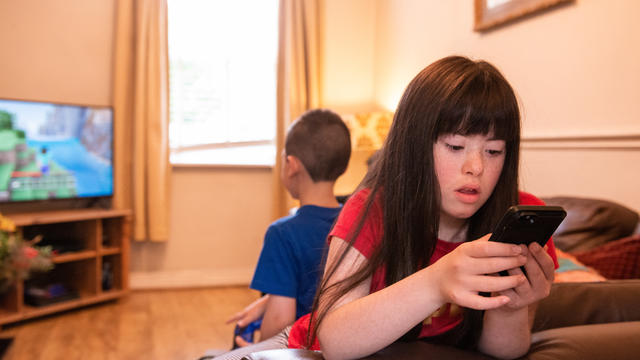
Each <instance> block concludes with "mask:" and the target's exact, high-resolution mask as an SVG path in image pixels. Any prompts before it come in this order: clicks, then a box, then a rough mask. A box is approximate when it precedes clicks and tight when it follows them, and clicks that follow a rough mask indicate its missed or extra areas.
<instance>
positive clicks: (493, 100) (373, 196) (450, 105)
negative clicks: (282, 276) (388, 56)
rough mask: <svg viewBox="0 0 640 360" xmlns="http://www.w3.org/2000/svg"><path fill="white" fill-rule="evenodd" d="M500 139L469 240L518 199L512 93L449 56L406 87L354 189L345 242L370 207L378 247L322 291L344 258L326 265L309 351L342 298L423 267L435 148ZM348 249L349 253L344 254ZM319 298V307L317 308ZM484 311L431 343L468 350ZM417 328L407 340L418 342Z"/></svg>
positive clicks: (428, 252) (430, 226)
mask: <svg viewBox="0 0 640 360" xmlns="http://www.w3.org/2000/svg"><path fill="white" fill-rule="evenodd" d="M490 132H492V133H493V134H494V136H495V137H496V138H497V139H502V140H505V141H506V154H505V162H504V166H503V170H502V173H501V175H500V178H499V180H498V182H497V185H496V187H495V189H494V191H493V193H492V194H491V196H490V197H489V199H488V200H487V202H486V203H485V204H484V205H483V206H482V207H481V208H480V209H479V210H478V211H477V212H476V213H475V214H474V215H473V216H472V217H471V218H470V219H469V230H468V233H467V239H466V240H467V241H470V240H474V239H477V238H479V237H481V236H482V235H485V234H487V233H489V232H490V231H491V229H492V228H493V226H494V225H495V224H497V222H498V220H499V218H500V216H501V215H502V214H503V213H504V211H505V210H506V209H507V208H508V207H509V206H511V205H515V204H516V203H517V201H518V161H519V148H520V111H519V109H518V103H517V100H516V96H515V94H514V92H513V89H512V88H511V86H510V85H509V83H508V82H507V81H506V80H505V78H504V77H503V76H502V74H501V73H500V72H499V71H498V70H497V69H496V68H495V67H494V66H493V65H491V64H489V63H487V62H484V61H472V60H470V59H467V58H464V57H459V56H451V57H447V58H444V59H441V60H438V61H436V62H435V63H433V64H431V65H429V66H428V67H426V68H425V69H423V70H422V71H421V72H420V73H419V74H418V75H417V76H416V77H415V78H414V79H413V80H412V81H411V82H410V83H409V85H408V86H407V88H406V89H405V92H404V94H403V96H402V98H401V100H400V103H399V105H398V108H397V110H396V112H395V115H394V120H393V123H392V126H391V129H390V131H389V135H388V137H387V140H386V142H385V144H384V147H383V149H382V150H381V151H382V155H381V157H380V158H379V159H378V161H376V163H375V164H374V165H373V166H372V168H371V170H370V171H369V173H368V174H367V176H366V177H365V179H364V180H363V182H362V184H361V185H360V187H359V188H369V189H370V190H371V191H370V193H369V195H368V198H367V200H366V202H365V205H364V207H363V209H362V211H361V213H360V215H359V216H358V220H356V222H355V224H356V226H354V227H353V228H352V229H351V231H350V233H349V235H348V236H347V238H346V239H345V241H347V242H348V243H349V247H351V246H353V243H354V241H355V239H356V238H357V237H358V234H359V233H360V231H361V229H362V227H363V224H364V222H365V219H366V218H367V215H368V214H369V212H370V210H371V208H372V205H373V203H374V200H375V201H377V202H378V201H379V202H380V205H381V208H382V214H383V216H382V217H383V224H382V230H383V232H382V239H381V243H380V246H379V247H378V248H377V249H376V250H375V251H374V253H373V254H372V256H371V257H370V258H369V259H368V261H366V262H365V263H364V264H363V265H362V266H361V267H360V268H359V269H358V270H357V271H356V272H354V273H353V274H352V275H350V276H349V277H348V278H346V279H343V280H342V281H339V282H336V283H334V284H332V285H330V286H328V280H329V279H330V278H331V277H332V275H333V274H334V273H335V271H336V269H337V268H338V266H339V265H340V263H341V262H342V261H343V259H344V257H345V255H346V251H347V250H346V249H345V251H344V252H343V253H342V254H341V256H339V258H338V261H335V262H334V263H333V264H329V265H328V266H327V269H326V272H325V274H324V277H323V279H322V281H321V283H320V286H319V287H318V292H317V294H316V297H315V299H314V303H313V307H312V312H311V317H312V318H311V321H310V325H309V327H310V328H309V333H308V334H309V335H308V338H307V343H308V345H310V344H313V342H314V341H315V338H316V337H317V329H318V327H319V326H320V325H321V324H322V322H323V320H324V318H325V316H326V315H327V312H328V310H329V309H331V307H332V306H333V305H334V304H335V303H336V301H337V300H338V299H340V298H341V297H342V296H343V295H345V294H346V293H348V292H349V291H351V290H352V289H354V288H355V287H356V286H358V285H359V284H361V283H362V282H363V281H365V280H366V279H367V278H369V277H370V276H372V275H373V273H374V272H375V271H376V270H377V269H379V268H380V267H381V266H383V265H386V272H385V282H386V285H387V286H389V285H391V284H394V283H396V282H397V281H399V280H401V279H403V278H405V277H407V276H409V275H411V274H413V273H415V272H416V271H418V270H420V269H421V268H423V267H425V266H427V265H428V264H429V260H430V258H431V256H432V254H433V251H434V249H435V246H436V241H437V239H438V224H439V219H440V190H439V185H438V180H437V177H436V173H435V167H434V158H433V145H434V143H435V142H436V141H437V139H438V137H439V136H440V135H443V134H461V135H472V134H484V135H486V134H488V133H490ZM349 247H347V249H348V248H349ZM320 299H322V303H323V305H322V307H320V306H319V304H320ZM482 317H483V312H481V311H474V310H470V309H466V310H465V314H464V316H463V321H462V323H461V324H460V325H459V326H458V327H456V328H455V329H453V330H451V331H449V332H447V333H446V334H443V335H442V336H439V337H437V339H435V340H437V341H440V342H444V343H449V344H452V345H456V346H459V347H465V348H473V347H475V346H476V344H477V340H478V338H479V335H480V332H481V329H482ZM421 326H422V324H418V325H416V326H415V327H414V329H412V330H411V331H410V332H408V333H407V334H405V336H404V337H403V338H405V339H416V338H417V337H418V334H419V331H420V327H421Z"/></svg>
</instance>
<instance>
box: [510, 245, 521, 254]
mask: <svg viewBox="0 0 640 360" xmlns="http://www.w3.org/2000/svg"><path fill="white" fill-rule="evenodd" d="M511 251H512V252H513V253H514V254H520V253H522V248H521V247H520V246H518V245H513V246H511Z"/></svg>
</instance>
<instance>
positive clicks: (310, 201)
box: [298, 181, 340, 208]
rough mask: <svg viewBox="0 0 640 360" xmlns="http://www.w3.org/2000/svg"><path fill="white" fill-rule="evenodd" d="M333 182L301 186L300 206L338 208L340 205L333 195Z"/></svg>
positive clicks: (308, 183) (310, 183) (306, 183)
mask: <svg viewBox="0 0 640 360" xmlns="http://www.w3.org/2000/svg"><path fill="white" fill-rule="evenodd" d="M334 185H335V181H320V182H315V183H314V182H305V184H304V185H302V186H301V189H300V196H299V198H298V200H300V206H305V205H315V206H321V207H329V208H332V207H338V206H340V204H339V203H338V200H336V196H335V194H334V193H333V186H334Z"/></svg>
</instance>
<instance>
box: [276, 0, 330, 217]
mask: <svg viewBox="0 0 640 360" xmlns="http://www.w3.org/2000/svg"><path fill="white" fill-rule="evenodd" d="M320 7H321V3H320V0H280V15H279V16H280V19H279V41H278V46H279V49H278V95H277V96H278V99H277V104H278V105H277V108H278V110H277V128H276V129H277V132H276V144H277V147H276V150H277V152H276V166H275V169H274V177H275V180H274V184H275V189H274V193H275V199H274V204H275V205H274V217H276V218H277V217H281V216H283V215H285V214H286V213H287V211H288V209H289V208H291V207H292V206H294V202H293V199H291V197H290V196H289V195H288V193H287V191H286V189H285V188H284V186H283V185H282V183H281V181H280V168H281V166H282V164H281V156H280V155H281V152H282V149H283V148H284V138H285V133H286V130H287V127H288V125H289V124H291V122H292V121H293V120H295V119H296V118H297V117H298V116H299V115H301V114H302V113H303V112H304V111H306V110H308V109H312V108H316V107H319V106H321V103H322V101H321V99H320V95H321V84H320V45H321V38H320V34H321V30H322V29H321V28H320V26H321V19H320Z"/></svg>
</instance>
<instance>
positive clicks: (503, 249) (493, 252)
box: [461, 235, 523, 258]
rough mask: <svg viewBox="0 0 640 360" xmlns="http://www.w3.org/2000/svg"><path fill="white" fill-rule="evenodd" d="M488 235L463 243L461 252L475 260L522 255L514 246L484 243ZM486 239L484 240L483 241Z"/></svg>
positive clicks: (521, 251) (518, 248)
mask: <svg viewBox="0 0 640 360" xmlns="http://www.w3.org/2000/svg"><path fill="white" fill-rule="evenodd" d="M488 236H489V235H486V236H484V237H482V238H480V239H479V240H476V241H471V242H468V243H465V244H463V245H461V247H462V246H464V248H462V250H463V251H464V252H465V254H467V255H468V256H471V257H475V258H486V257H494V256H516V255H520V254H522V253H523V249H522V248H521V247H520V246H518V245H514V244H505V243H500V242H495V241H485V240H486V239H488ZM485 238H486V239H485Z"/></svg>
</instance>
